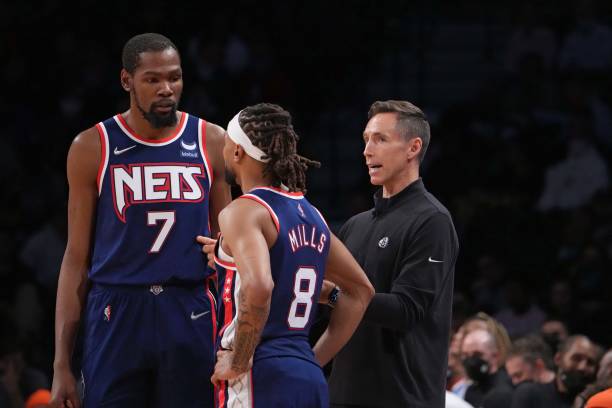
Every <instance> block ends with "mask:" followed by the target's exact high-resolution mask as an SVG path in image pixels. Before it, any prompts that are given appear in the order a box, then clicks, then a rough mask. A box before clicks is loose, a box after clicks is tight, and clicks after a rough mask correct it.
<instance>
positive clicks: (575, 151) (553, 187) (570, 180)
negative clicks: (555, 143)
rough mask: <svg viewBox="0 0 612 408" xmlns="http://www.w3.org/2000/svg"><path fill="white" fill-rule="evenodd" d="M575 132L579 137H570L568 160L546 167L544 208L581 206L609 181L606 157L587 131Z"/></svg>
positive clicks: (541, 203) (541, 207)
mask: <svg viewBox="0 0 612 408" xmlns="http://www.w3.org/2000/svg"><path fill="white" fill-rule="evenodd" d="M576 120H578V119H576ZM576 126H578V125H577V124H576ZM584 130H585V129H584V128H581V129H579V130H578V131H584ZM575 135H576V136H578V137H575V136H572V137H571V138H570V140H569V141H568V146H567V157H566V158H565V160H563V161H562V162H560V163H556V164H554V165H552V166H550V167H549V168H548V169H547V170H546V179H545V182H544V189H543V191H542V194H541V196H540V199H539V201H538V209H539V210H541V211H548V210H551V209H562V210H568V209H572V208H578V207H581V206H583V205H585V204H588V203H589V202H590V201H591V199H592V198H593V197H594V195H595V194H596V193H597V192H599V191H602V190H605V189H607V188H608V187H609V185H610V183H609V179H608V167H607V165H606V162H605V160H604V158H603V157H602V156H601V154H599V152H598V151H597V150H596V149H595V146H594V145H593V144H592V143H591V142H589V141H588V138H585V137H584V136H586V135H584V134H580V133H577V134H575Z"/></svg>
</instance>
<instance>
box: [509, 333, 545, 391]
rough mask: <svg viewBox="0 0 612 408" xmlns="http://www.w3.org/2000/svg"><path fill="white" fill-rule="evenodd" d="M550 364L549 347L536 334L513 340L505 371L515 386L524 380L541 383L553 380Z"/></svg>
mask: <svg viewBox="0 0 612 408" xmlns="http://www.w3.org/2000/svg"><path fill="white" fill-rule="evenodd" d="M552 366H553V365H552V353H551V351H550V347H549V346H548V344H546V343H545V342H544V340H542V338H541V337H540V336H538V335H530V336H526V337H522V338H520V339H517V340H515V341H514V343H513V344H512V348H511V349H510V352H509V353H508V358H506V371H507V372H508V376H510V379H511V380H512V384H513V385H515V386H516V385H518V384H520V383H522V382H524V381H532V382H537V383H543V384H545V383H549V382H551V381H553V380H554V379H555V372H554V371H552V369H551V368H552Z"/></svg>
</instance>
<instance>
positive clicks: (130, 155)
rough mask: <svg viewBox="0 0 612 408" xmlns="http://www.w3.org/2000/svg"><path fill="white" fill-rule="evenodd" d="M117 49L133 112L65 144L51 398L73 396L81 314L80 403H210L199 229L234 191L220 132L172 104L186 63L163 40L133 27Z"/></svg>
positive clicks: (209, 329)
mask: <svg viewBox="0 0 612 408" xmlns="http://www.w3.org/2000/svg"><path fill="white" fill-rule="evenodd" d="M122 59H123V69H122V70H121V85H122V87H123V88H124V89H125V91H127V92H129V95H130V108H129V109H128V110H127V111H126V112H124V113H121V114H118V115H115V116H114V117H112V118H110V119H107V120H105V121H103V122H100V123H98V124H97V125H95V126H94V127H92V128H90V129H88V130H85V131H84V132H82V133H81V134H79V135H78V136H77V137H76V138H75V139H74V141H73V143H72V146H71V147H70V151H69V152H68V160H67V161H68V166H67V167H68V169H67V172H68V182H69V186H70V195H69V200H68V219H69V235H68V243H67V248H66V253H65V255H64V260H63V262H62V267H61V271H60V277H59V286H58V294H57V306H56V325H55V344H56V349H55V361H54V378H53V387H52V394H53V401H52V406H56V407H62V406H68V407H79V406H80V404H81V402H80V401H79V397H78V396H77V387H76V384H75V378H74V376H73V374H72V372H71V367H70V363H71V355H72V352H73V344H74V342H75V335H76V333H77V329H78V327H79V324H80V322H81V321H84V323H85V326H84V336H83V338H84V344H83V365H82V371H81V375H82V378H81V381H82V389H83V390H84V405H85V406H87V407H101V406H104V407H148V406H156V407H210V406H212V405H213V391H212V386H210V387H208V385H207V383H208V381H207V378H208V377H209V376H210V375H211V374H212V372H213V366H214V348H213V343H214V338H215V335H216V334H215V333H214V328H215V327H216V322H215V309H214V307H213V305H214V299H213V297H212V295H211V294H210V292H209V291H208V290H207V288H208V285H209V284H208V280H207V279H206V278H207V274H208V272H207V270H208V269H207V265H206V259H205V257H203V256H202V254H201V252H200V247H199V245H198V244H197V242H196V236H197V235H210V234H211V233H214V232H216V231H217V229H218V225H217V223H216V220H217V215H218V213H219V211H220V210H221V209H222V208H223V207H224V206H225V205H226V204H227V203H228V202H229V201H230V194H229V188H228V186H227V184H226V183H225V180H224V178H225V177H224V174H223V170H224V166H223V161H222V156H221V154H222V148H223V134H224V131H223V129H222V128H220V127H218V126H216V125H213V124H211V123H207V122H206V121H204V120H202V119H199V118H197V117H195V116H192V115H189V114H187V113H186V112H180V111H177V106H178V103H179V100H180V97H181V92H182V89H183V80H182V70H181V61H180V56H179V53H178V50H177V48H176V46H175V45H174V44H173V43H172V42H171V41H170V40H169V39H168V38H166V37H164V36H162V35H159V34H151V33H149V34H141V35H137V36H135V37H133V38H132V39H130V40H129V41H128V42H127V43H126V44H125V46H124V49H123V58H122ZM213 175H214V178H213ZM209 219H210V220H211V221H212V224H211V223H209ZM209 385H210V384H209Z"/></svg>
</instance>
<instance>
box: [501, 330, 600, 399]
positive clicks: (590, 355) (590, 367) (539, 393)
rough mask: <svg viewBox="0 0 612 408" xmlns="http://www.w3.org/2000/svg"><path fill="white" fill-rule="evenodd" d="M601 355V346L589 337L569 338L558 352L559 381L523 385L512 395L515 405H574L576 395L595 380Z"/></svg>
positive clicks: (556, 363)
mask: <svg viewBox="0 0 612 408" xmlns="http://www.w3.org/2000/svg"><path fill="white" fill-rule="evenodd" d="M599 354H600V350H599V347H598V346H597V345H596V344H595V343H593V342H592V341H591V340H590V339H589V338H588V337H586V336H582V335H576V336H571V337H568V338H567V340H565V341H564V342H563V343H561V345H560V346H559V351H558V352H557V354H555V365H556V366H557V376H556V378H555V380H554V381H553V382H550V383H548V384H538V383H530V382H526V383H523V384H520V385H519V386H518V387H517V389H516V391H515V392H514V396H513V397H512V408H540V407H546V408H570V407H571V406H572V403H573V401H574V399H575V398H576V396H577V395H578V394H579V393H580V392H582V391H583V390H584V389H585V388H586V386H587V385H588V384H589V383H591V382H592V381H593V380H594V379H595V373H596V370H597V362H598V361H599Z"/></svg>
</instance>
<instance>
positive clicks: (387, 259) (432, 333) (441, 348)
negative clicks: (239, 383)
mask: <svg viewBox="0 0 612 408" xmlns="http://www.w3.org/2000/svg"><path fill="white" fill-rule="evenodd" d="M368 119H369V120H368V123H367V126H366V129H365V131H364V132H363V139H364V142H365V149H364V152H363V154H364V156H365V160H366V165H367V166H368V171H369V175H370V182H371V183H372V184H373V185H376V186H382V188H381V189H380V190H378V192H377V193H376V194H375V195H374V208H373V209H371V210H369V211H366V212H364V213H361V214H358V215H356V216H354V217H352V218H351V219H350V220H349V221H348V222H347V223H346V224H345V225H344V226H343V227H342V228H341V230H340V232H339V237H340V239H341V240H342V241H343V242H344V243H345V245H346V246H347V247H348V249H349V250H350V251H351V253H352V254H353V256H354V257H355V258H356V259H357V261H358V262H359V264H360V265H361V267H362V268H363V269H364V270H365V271H366V273H367V275H368V277H369V279H370V281H371V282H372V284H373V285H374V288H375V289H376V294H375V296H374V298H373V299H372V302H371V303H370V306H369V307H368V309H367V311H366V314H365V316H364V318H363V321H362V323H361V324H360V326H359V328H358V329H357V331H356V332H355V334H354V335H353V337H352V338H351V340H349V342H348V344H347V345H346V346H345V347H344V349H343V350H342V351H341V352H340V353H339V354H338V355H337V357H336V358H335V360H334V364H333V368H332V373H331V376H330V379H329V385H330V398H331V403H332V407H427V408H436V407H443V406H444V395H445V393H444V390H445V382H446V369H447V358H448V345H449V344H448V343H449V338H450V323H451V303H452V295H453V279H454V269H455V261H456V259H457V254H458V250H459V245H458V240H457V234H456V232H455V228H454V226H453V222H452V220H451V216H450V214H449V212H448V210H447V209H446V208H445V207H444V206H443V205H442V204H440V202H439V201H438V200H437V199H436V198H435V197H434V196H433V195H431V194H430V193H428V192H427V190H426V189H425V186H424V185H423V181H422V180H421V178H420V177H419V165H420V163H421V161H422V160H423V156H424V155H425V152H426V150H427V146H428V145H429V139H430V132H429V123H428V122H427V119H426V118H425V115H424V114H423V112H422V111H421V110H420V109H419V108H418V107H416V106H414V105H413V104H411V103H409V102H405V101H392V100H390V101H384V102H381V101H378V102H375V103H374V104H373V105H372V106H371V107H370V111H369V113H368Z"/></svg>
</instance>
